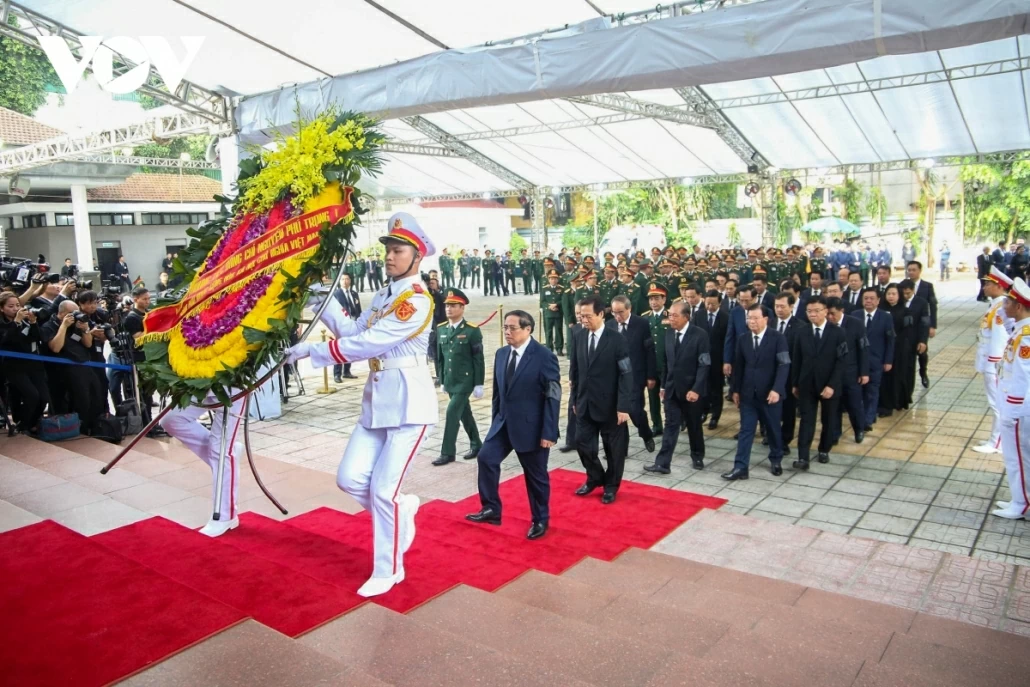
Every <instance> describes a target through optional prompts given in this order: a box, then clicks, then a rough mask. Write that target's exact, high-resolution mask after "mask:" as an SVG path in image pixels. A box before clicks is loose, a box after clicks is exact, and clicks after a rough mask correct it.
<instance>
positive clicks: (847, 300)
mask: <svg viewBox="0 0 1030 687" xmlns="http://www.w3.org/2000/svg"><path fill="white" fill-rule="evenodd" d="M841 300H843V301H844V312H845V313H850V312H851V311H853V310H861V309H862V292H861V291H859V292H858V297H857V299H856V300H855V303H854V304H852V302H851V289H844V297H843V298H842V299H841Z"/></svg>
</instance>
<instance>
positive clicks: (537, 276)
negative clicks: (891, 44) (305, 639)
mask: <svg viewBox="0 0 1030 687" xmlns="http://www.w3.org/2000/svg"><path fill="white" fill-rule="evenodd" d="M532 264H533V293H540V287H541V286H543V284H542V282H543V281H544V259H543V258H541V257H540V251H538V250H535V251H533V260H532Z"/></svg>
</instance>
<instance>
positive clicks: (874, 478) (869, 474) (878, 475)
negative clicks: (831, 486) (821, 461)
mask: <svg viewBox="0 0 1030 687" xmlns="http://www.w3.org/2000/svg"><path fill="white" fill-rule="evenodd" d="M846 479H851V480H855V481H862V482H873V483H879V484H890V481H891V480H892V479H894V473H893V472H886V471H884V470H873V469H871V468H862V467H856V468H852V469H851V470H849V471H848V473H847V475H846Z"/></svg>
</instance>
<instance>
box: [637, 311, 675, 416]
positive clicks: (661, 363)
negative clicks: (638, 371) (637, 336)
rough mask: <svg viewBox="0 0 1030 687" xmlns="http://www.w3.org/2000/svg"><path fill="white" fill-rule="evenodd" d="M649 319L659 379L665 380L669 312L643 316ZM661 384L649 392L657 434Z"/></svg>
mask: <svg viewBox="0 0 1030 687" xmlns="http://www.w3.org/2000/svg"><path fill="white" fill-rule="evenodd" d="M641 317H644V318H646V319H647V324H648V325H649V326H650V327H651V340H652V341H654V342H655V346H654V353H655V362H656V363H657V372H658V379H665V332H666V331H667V330H668V329H669V311H668V310H662V312H661V315H655V313H654V311H653V310H648V311H647V312H645V313H642V314H641ZM660 387H661V384H656V385H655V387H654V388H653V389H648V390H647V405H648V410H649V411H650V413H651V425H652V428H653V429H654V433H655V434H661V433H662V428H663V427H664V426H665V425H664V424H662V397H661V389H660Z"/></svg>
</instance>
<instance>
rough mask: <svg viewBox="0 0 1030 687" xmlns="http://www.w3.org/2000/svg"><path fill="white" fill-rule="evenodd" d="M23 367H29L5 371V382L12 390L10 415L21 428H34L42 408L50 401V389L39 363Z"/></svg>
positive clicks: (41, 414) (40, 415)
mask: <svg viewBox="0 0 1030 687" xmlns="http://www.w3.org/2000/svg"><path fill="white" fill-rule="evenodd" d="M12 362H17V361H12ZM24 367H26V368H31V369H29V370H28V371H26V372H21V371H14V370H11V369H8V370H7V371H6V373H7V384H8V385H9V386H10V388H11V391H12V393H11V395H10V401H11V415H12V416H13V417H14V420H15V422H17V423H18V425H19V426H20V427H21V428H22V429H34V428H35V427H36V426H37V425H39V419H40V418H41V417H43V408H45V407H46V404H47V403H49V402H50V391H49V389H48V388H47V380H46V373H44V372H43V368H42V366H41V365H40V364H39V363H30V364H29V365H25V366H24ZM15 399H17V402H15Z"/></svg>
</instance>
